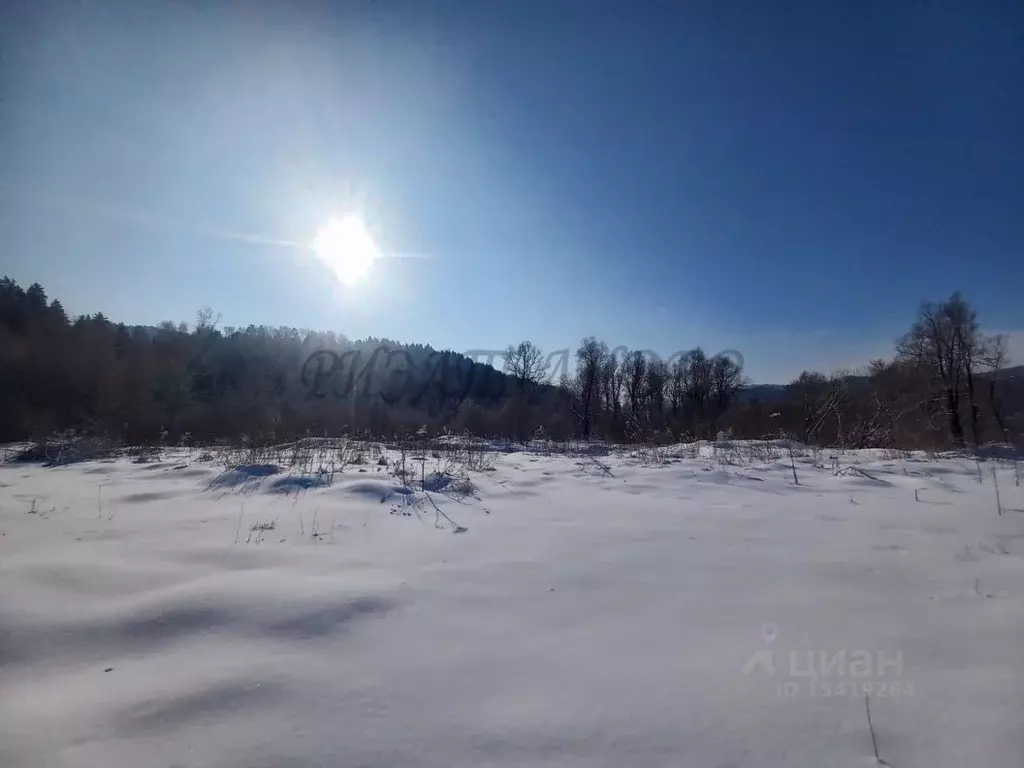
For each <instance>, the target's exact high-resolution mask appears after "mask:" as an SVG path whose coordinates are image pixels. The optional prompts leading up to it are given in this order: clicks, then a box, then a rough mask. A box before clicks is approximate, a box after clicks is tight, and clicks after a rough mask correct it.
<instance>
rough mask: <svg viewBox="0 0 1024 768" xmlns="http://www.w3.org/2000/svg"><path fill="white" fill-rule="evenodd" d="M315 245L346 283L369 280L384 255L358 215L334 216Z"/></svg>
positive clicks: (343, 282) (341, 280) (313, 244)
mask: <svg viewBox="0 0 1024 768" xmlns="http://www.w3.org/2000/svg"><path fill="white" fill-rule="evenodd" d="M312 248H313V251H314V252H315V253H316V255H317V256H318V257H319V258H320V260H321V261H323V262H324V264H326V265H327V266H328V267H329V268H330V269H331V271H332V272H334V274H335V275H336V276H337V278H338V280H339V281H340V282H341V283H342V284H343V285H346V286H351V285H355V284H356V283H359V282H362V281H363V280H365V279H366V276H367V275H368V274H369V272H370V269H371V268H372V267H373V262H374V261H375V260H376V259H377V258H378V257H379V256H380V253H379V252H378V251H377V246H376V245H374V243H373V238H372V237H370V233H369V232H367V231H366V226H365V225H364V224H363V222H362V221H360V220H359V219H358V218H356V217H355V216H346V217H345V218H343V219H331V220H330V221H329V222H327V224H326V225H325V226H324V227H323V228H322V229H321V230H320V231H319V232H317V235H316V237H315V238H314V240H313V243H312Z"/></svg>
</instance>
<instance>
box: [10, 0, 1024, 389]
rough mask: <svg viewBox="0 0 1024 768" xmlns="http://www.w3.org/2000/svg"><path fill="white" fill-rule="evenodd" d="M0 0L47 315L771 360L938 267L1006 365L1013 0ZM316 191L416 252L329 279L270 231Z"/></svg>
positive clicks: (854, 335)
mask: <svg viewBox="0 0 1024 768" xmlns="http://www.w3.org/2000/svg"><path fill="white" fill-rule="evenodd" d="M2 13H3V14H4V15H5V17H6V18H5V21H4V23H2V24H0V45H2V52H3V59H2V65H0V66H2V69H0V89H2V90H0V99H2V110H3V113H2V119H0V273H7V274H9V275H10V276H11V277H13V278H15V279H16V280H18V281H19V282H21V283H22V284H25V285H27V284H28V283H31V282H33V281H38V282H41V283H43V285H44V286H45V287H46V289H47V291H48V292H49V294H50V296H51V297H57V298H60V299H61V300H62V302H63V303H64V304H65V306H66V307H67V309H68V310H69V311H70V312H75V313H77V312H95V311H99V310H102V311H103V312H105V313H106V314H107V315H108V316H110V317H111V318H112V319H115V320H122V321H125V322H132V323H156V322H159V321H161V320H166V319H171V320H187V321H191V320H192V319H193V318H194V317H195V313H196V310H197V308H198V307H200V306H201V305H207V304H208V305H211V306H212V307H213V308H214V309H215V310H217V311H218V312H220V313H222V315H223V320H222V322H223V324H225V325H246V324H248V323H257V324H258V323H265V324H270V325H294V326H298V327H306V328H315V329H332V330H335V331H338V332H341V333H345V334H346V335H349V336H351V337H362V336H367V335H374V336H387V337H391V338H394V339H398V340H402V341H419V342H426V343H430V344H433V345H434V346H437V347H449V348H453V349H457V350H466V349H472V348H487V347H496V348H500V347H503V346H505V345H507V344H508V343H509V342H512V341H517V340H520V339H523V338H528V339H532V340H533V341H535V342H536V343H537V344H539V345H540V346H541V347H542V348H544V349H545V350H553V349H557V348H561V347H567V346H575V345H576V344H578V342H579V340H580V338H581V337H583V336H585V335H591V334H593V335H596V336H597V337H599V338H601V339H604V340H606V341H608V343H609V344H610V345H612V346H615V345H619V344H625V345H629V346H632V347H645V348H651V349H654V350H656V351H658V352H660V353H663V354H665V355H666V356H667V355H668V354H671V353H672V352H673V351H675V350H679V349H689V348H691V347H693V346H695V345H698V344H700V345H702V346H704V347H705V349H708V350H710V351H713V352H714V351H719V350H721V349H726V348H735V349H738V350H740V351H741V352H742V353H743V355H744V357H745V359H746V363H747V371H746V372H747V373H748V374H749V375H750V376H752V377H753V378H755V379H757V380H759V381H784V380H786V379H788V378H791V377H792V376H794V375H795V374H797V373H798V372H799V371H800V370H801V369H802V368H804V367H817V368H831V367H835V366H843V365H857V364H860V363H863V362H864V361H866V360H867V359H868V358H870V357H872V356H877V355H884V354H887V353H889V352H891V345H892V340H893V339H894V338H895V337H896V336H897V335H899V334H900V333H901V332H902V331H903V330H904V329H905V328H906V327H907V325H909V323H910V321H911V320H912V318H913V314H914V311H915V308H916V306H917V304H918V303H919V302H920V301H921V300H922V299H926V298H928V299H939V298H943V297H945V296H947V295H948V294H949V293H951V292H952V291H954V290H957V289H960V290H963V291H964V293H965V294H966V296H967V298H968V299H969V300H971V301H972V302H973V303H974V304H975V306H976V307H977V308H978V310H979V312H980V314H981V319H982V321H983V324H984V325H985V327H986V328H988V329H990V330H1001V331H1009V332H1014V333H1016V334H1018V335H1017V336H1016V337H1015V341H1016V342H1017V343H1016V346H1015V350H1019V354H1018V355H1017V362H1024V303H1022V302H1021V300H1020V296H1021V293H1020V291H1021V286H1022V285H1024V249H1022V244H1024V98H1022V96H1021V94H1024V7H1022V6H1020V4H1018V3H1010V2H1007V3H999V2H995V1H993V2H984V3H968V2H957V3H945V2H923V1H920V0H913V1H910V0H907V1H906V2H878V3H873V2H850V3H840V2H836V3H818V2H804V3H791V2H779V3H774V2H773V3H764V2H720V1H716V2H674V3H670V2H650V3H626V2H622V3H609V2H600V1H599V0H588V2H575V1H574V0H558V1H557V2H550V1H549V0H545V1H544V2H538V1H535V0H516V1H515V2H506V3H499V2H475V3H470V2H430V0H412V1H411V2H405V3H403V2H391V3H387V4H383V3H376V2H362V3H346V2H321V3H317V2H301V3H292V4H287V3H283V2H280V3H269V2H256V3H233V2H222V3H203V2H199V1H198V0H190V1H188V2H186V1H185V0H182V1H181V2H175V3H156V2H154V3H134V2H133V3H116V2H108V3H96V2H74V3H71V2H68V3H58V2H48V1H44V0H40V1H39V2H37V3H31V4H29V3H22V4H19V5H18V7H17V8H16V9H15V8H12V7H8V6H5V8H4V10H3V12H2ZM346 213H356V214H358V215H360V216H361V217H362V218H363V219H364V220H365V222H366V223H367V226H368V227H369V229H370V230H371V232H372V234H373V236H374V238H375V239H376V241H377V242H378V243H379V245H380V247H381V248H382V250H384V251H385V252H386V253H389V254H406V255H412V254H414V255H417V256H418V257H417V258H387V259H382V260H379V261H378V262H377V264H376V265H375V268H374V271H373V272H372V274H371V275H370V278H369V280H368V281H366V282H365V283H363V284H360V285H359V286H356V287H355V288H344V287H342V286H340V285H338V284H337V283H336V281H335V280H334V279H333V277H332V276H331V274H330V272H329V271H328V270H327V269H326V268H325V267H324V266H323V265H322V264H321V263H320V262H318V261H317V260H316V259H315V258H313V257H312V256H311V254H310V253H309V252H308V250H304V249H302V248H298V247H295V246H294V245H288V243H299V244H302V243H308V242H310V241H311V240H312V238H313V237H314V235H315V234H316V231H317V229H318V228H319V227H320V226H322V225H323V224H324V223H325V222H326V221H327V220H328V219H329V218H331V217H332V216H339V215H343V214H346ZM420 257H422V258H420Z"/></svg>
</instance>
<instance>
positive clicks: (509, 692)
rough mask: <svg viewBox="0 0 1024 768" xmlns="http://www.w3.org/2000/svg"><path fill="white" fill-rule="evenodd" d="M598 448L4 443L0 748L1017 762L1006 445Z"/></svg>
mask: <svg viewBox="0 0 1024 768" xmlns="http://www.w3.org/2000/svg"><path fill="white" fill-rule="evenodd" d="M595 453H596V455H595V454H591V455H586V454H583V453H577V454H575V455H564V454H561V455H557V454H547V453H544V454H541V453H531V452H519V453H507V454H496V455H494V456H493V462H494V466H493V468H491V469H490V470H489V471H488V469H487V468H486V467H484V466H483V463H481V464H480V466H481V467H482V469H483V471H472V472H469V474H468V482H467V481H466V478H465V477H462V476H460V473H459V472H458V471H454V472H453V473H452V474H446V473H445V470H447V471H449V472H452V470H453V467H452V465H451V464H445V460H442V459H436V458H434V457H431V456H430V455H429V454H428V455H427V456H426V459H425V461H422V462H420V461H416V460H414V458H413V457H412V456H407V457H406V460H407V464H408V467H407V468H408V469H409V470H410V471H409V472H407V474H406V475H405V476H404V477H397V476H396V471H397V468H396V465H398V464H400V459H399V457H398V456H397V454H396V453H395V452H394V451H391V452H389V453H388V454H387V455H386V457H385V460H386V461H387V462H388V463H387V464H386V465H385V464H383V463H378V461H380V460H381V459H380V457H378V458H369V459H366V460H365V463H363V464H360V465H352V464H349V465H347V466H344V467H338V466H335V467H333V468H332V470H331V471H328V470H326V468H325V471H313V472H310V471H308V470H309V467H308V466H307V467H306V468H305V470H306V471H300V469H298V468H296V467H289V466H282V465H281V464H280V463H267V464H255V465H243V466H241V467H239V468H237V469H233V470H225V467H224V465H223V463H218V462H217V461H211V460H210V458H209V457H199V456H198V452H181V453H174V452H165V453H164V454H163V455H162V456H161V457H160V458H159V459H158V460H155V461H151V462H147V463H135V462H133V461H132V460H131V459H130V458H122V459H117V460H115V461H93V462H87V463H80V464H74V465H70V466H63V467H43V466H40V465H27V464H15V463H7V464H4V465H2V466H0V766H4V768H18V767H19V766H48V767H49V766H52V767H54V768H59V767H62V766H75V767H78V766H95V767H96V768H111V766H132V767H133V768H135V767H137V766H161V767H163V768H169V767H171V766H177V767H185V766H187V767H189V768H192V767H198V766H203V767H211V768H212V767H214V766H238V767H239V768H261V767H263V766H302V767H303V768H306V767H307V766H342V767H344V768H358V767H359V766H367V767H370V766H373V767H374V768H384V767H386V766H403V767H405V766H413V767H416V766H431V767H437V768H455V767H457V766H472V767H473V768H479V767H480V766H559V768H571V767H572V766H587V768H591V767H592V766H608V767H609V768H627V767H628V768H636V767H640V766H673V767H676V766H705V767H707V768H725V767H726V766H728V767H730V768H733V767H735V768H739V767H740V766H800V767H801V768H806V767H807V766H855V767H863V766H870V765H878V764H879V761H878V759H877V758H876V752H875V750H876V745H877V752H878V756H879V757H880V759H881V760H882V761H884V762H885V763H886V764H888V765H889V766H892V767H893V768H911V767H912V766H917V767H919V768H936V767H937V766H955V767H956V768H963V767H964V766H971V767H972V768H983V767H984V766H994V767H997V768H1009V767H1010V766H1020V765H1024V736H1022V734H1021V723H1022V721H1024V643H1022V640H1024V488H1021V487H1019V486H1017V485H1016V484H1015V466H1014V463H1013V462H1012V461H1006V460H995V459H989V460H987V461H982V462H980V463H977V462H975V461H974V460H973V459H968V458H952V457H950V458H927V457H924V456H921V455H896V454H885V453H882V452H878V451H875V452H867V451H865V452H852V453H850V452H848V453H845V454H841V455H838V456H837V458H836V459H833V458H832V456H831V455H830V454H829V453H828V452H824V453H820V454H816V455H815V454H811V453H809V452H803V451H797V453H798V454H799V455H797V456H796V457H795V458H794V460H793V462H792V463H793V464H795V467H796V472H797V477H798V480H799V484H795V483H794V478H793V467H792V466H791V461H790V457H789V452H788V451H787V450H785V449H783V448H780V446H778V445H774V446H769V445H763V444H756V443H747V444H733V445H728V444H724V445H718V446H709V445H707V444H705V445H703V446H677V447H674V448H671V449H662V450H658V451H654V450H648V451H643V452H640V453H636V452H632V453H631V452H629V451H625V450H623V451H616V450H611V451H607V452H605V451H601V450H598V451H596V452H595ZM201 458H205V459H206V460H205V461H202V460H200V459H201ZM836 463H838V466H837V465H836ZM316 469H320V468H319V467H317V468H316ZM993 471H994V472H995V479H996V480H998V488H999V494H1000V500H999V504H998V506H999V507H1000V508H1001V509H1002V514H999V509H998V508H997V500H996V483H995V481H994V478H993ZM979 472H980V479H981V482H979ZM424 480H425V481H426V486H427V488H428V490H427V491H426V492H424V491H423V490H422V488H421V486H422V485H423V484H424V483H423V481H424ZM404 481H407V482H404ZM430 489H433V490H430ZM865 694H868V695H869V697H870V698H869V699H866V697H865ZM868 705H870V720H871V725H870V726H869V722H868V714H869V713H868ZM872 731H873V733H872Z"/></svg>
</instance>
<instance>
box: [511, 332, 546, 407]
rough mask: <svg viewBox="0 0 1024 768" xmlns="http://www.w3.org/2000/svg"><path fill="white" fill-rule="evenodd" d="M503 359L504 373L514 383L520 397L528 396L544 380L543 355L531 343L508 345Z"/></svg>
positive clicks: (523, 342) (522, 342)
mask: <svg viewBox="0 0 1024 768" xmlns="http://www.w3.org/2000/svg"><path fill="white" fill-rule="evenodd" d="M503 357H504V358H505V362H504V371H505V373H507V374H508V375H509V376H511V377H512V379H513V380H514V381H515V385H516V390H517V391H518V393H519V394H520V395H526V394H528V393H529V392H531V391H532V390H533V389H534V388H535V387H536V386H537V385H538V384H539V383H540V382H541V381H542V380H543V379H544V372H545V366H544V355H543V353H542V352H541V351H540V350H539V349H538V348H537V347H536V346H534V344H533V342H531V341H521V342H519V343H518V344H509V346H508V348H507V349H506V350H505V353H504V355H503Z"/></svg>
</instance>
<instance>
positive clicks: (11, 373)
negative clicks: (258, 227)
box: [0, 278, 1024, 448]
mask: <svg viewBox="0 0 1024 768" xmlns="http://www.w3.org/2000/svg"><path fill="white" fill-rule="evenodd" d="M566 363H568V364H566ZM494 364H495V366H497V365H501V366H502V367H503V370H500V371H499V370H497V369H496V367H494V366H492V365H488V364H487V363H485V362H481V361H479V360H474V359H471V358H469V357H467V356H466V355H463V354H459V353H456V352H452V351H438V350H434V349H432V348H431V347H428V346H425V345H422V344H403V343H399V342H395V341H391V340H388V339H375V338H370V339H362V340H351V339H348V338H346V337H345V336H343V335H341V334H338V333H334V332H314V331H306V330H299V329H295V328H287V327H279V328H268V327H266V326H249V327H247V328H232V327H219V323H218V322H217V318H216V317H215V315H214V313H213V312H212V311H211V310H209V309H203V310H200V312H199V313H198V314H197V317H196V321H195V322H194V323H193V324H192V326H191V327H190V326H188V325H187V324H185V323H179V324H175V323H172V322H165V323H162V324H160V325H159V326H157V327H149V326H128V325H124V324H123V323H116V322H113V321H111V320H109V319H107V318H106V317H105V316H104V315H102V314H96V315H93V316H91V317H88V316H80V317H77V318H74V319H72V318H69V317H68V316H67V314H66V312H65V311H64V309H63V307H62V305H61V303H60V301H59V300H57V299H54V300H52V301H51V300H49V298H48V297H47V295H46V292H45V290H44V289H43V287H42V286H40V285H39V284H33V285H31V286H29V288H27V289H22V288H21V287H20V286H19V285H18V284H16V283H15V282H14V281H13V280H10V279H9V278H4V279H3V280H0V440H7V441H10V440H19V439H41V438H43V437H45V436H48V435H52V434H55V433H60V432H66V431H69V430H70V431H74V432H77V433H81V434H91V435H102V436H104V437H108V438H111V439H113V440H116V441H119V442H126V443H131V444H155V443H162V444H178V443H181V442H193V443H207V442H212V441H215V440H218V439H229V440H237V439H240V438H242V437H243V436H245V438H246V439H248V440H250V441H273V440H285V439H289V438H292V437H296V436H302V435H309V434H313V435H341V434H347V435H359V434H367V435H371V436H376V437H392V436H395V435H401V434H407V433H410V432H423V431H424V430H425V431H426V432H427V433H430V434H436V433H438V432H441V431H443V430H449V431H453V432H458V433H463V432H468V433H470V434H474V435H479V436H486V437H492V436H502V437H507V438H512V439H516V440H526V439H529V438H531V437H535V436H537V435H544V436H548V437H551V438H554V439H565V438H569V437H582V438H602V439H608V440H615V441H628V442H668V441H674V440H682V439H711V438H715V437H718V436H720V435H723V434H724V435H729V436H733V437H764V436H769V435H771V436H778V435H786V436H792V437H795V438H797V439H799V440H801V441H804V442H807V443H812V444H822V445H834V446H845V447H869V446H883V447H907V448H913V447H925V448H942V447H957V446H966V445H968V444H979V443H984V442H992V441H995V442H1016V443H1019V442H1020V440H1021V435H1022V433H1024V377H1022V376H1021V369H1020V368H1012V367H1011V361H1009V360H1008V358H1007V352H1006V343H1005V339H1003V338H1001V337H999V336H994V337H990V336H987V335H985V334H984V333H982V331H981V329H980V326H979V324H978V320H977V318H976V316H975V313H974V312H973V311H972V309H971V308H970V306H969V305H968V304H967V303H966V302H965V301H964V300H963V299H962V297H960V296H959V294H954V295H953V296H952V297H951V298H950V299H948V300H947V301H944V302H939V303H937V304H932V303H925V304H923V305H922V306H921V307H920V309H919V311H918V314H917V316H916V318H915V319H914V320H913V323H912V325H911V327H910V329H909V331H908V332H907V334H906V335H905V336H904V337H902V338H901V339H899V340H897V342H896V344H895V347H894V356H893V357H892V358H891V359H889V360H877V361H874V362H873V363H872V364H871V365H870V366H869V368H868V370H865V371H840V372H832V373H829V374H825V373H817V372H804V373H803V374H801V375H800V376H799V377H798V378H797V379H796V380H795V381H793V382H791V383H790V384H789V385H786V386H784V387H780V386H764V385H760V386H757V385H752V384H751V382H749V381H747V380H746V379H745V378H744V376H743V372H742V370H741V367H740V364H739V363H738V362H737V361H736V360H734V359H732V358H729V357H724V356H716V357H710V356H707V355H705V354H704V353H703V351H701V350H700V349H699V348H698V349H696V350H693V351H692V352H690V353H688V354H685V355H676V356H674V357H673V358H671V359H669V360H661V359H657V358H656V357H654V356H652V355H651V354H650V353H645V352H641V351H630V350H624V349H621V348H619V349H615V350H612V349H610V348H609V347H608V345H607V344H605V343H604V342H600V341H598V340H596V339H595V338H593V337H591V338H588V339H584V340H583V341H582V343H581V345H580V347H579V348H578V349H577V350H576V351H575V354H574V355H573V356H572V358H571V359H569V360H561V365H559V364H558V363H557V362H556V364H554V365H552V359H551V356H546V355H545V354H544V353H543V352H542V351H541V350H539V349H538V348H537V347H535V346H534V345H533V344H531V343H530V342H521V343H519V344H514V345H511V346H510V347H508V349H506V350H504V351H503V352H502V353H501V355H498V356H495V358H494ZM559 374H561V375H559Z"/></svg>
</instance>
